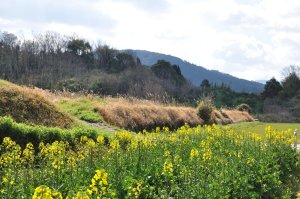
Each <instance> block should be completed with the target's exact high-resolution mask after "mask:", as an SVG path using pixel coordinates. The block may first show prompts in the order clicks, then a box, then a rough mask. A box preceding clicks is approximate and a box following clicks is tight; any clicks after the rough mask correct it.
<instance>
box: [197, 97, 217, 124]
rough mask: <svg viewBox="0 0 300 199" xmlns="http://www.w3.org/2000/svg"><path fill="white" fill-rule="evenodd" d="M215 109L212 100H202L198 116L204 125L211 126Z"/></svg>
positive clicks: (198, 108)
mask: <svg viewBox="0 0 300 199" xmlns="http://www.w3.org/2000/svg"><path fill="white" fill-rule="evenodd" d="M214 109H215V107H214V105H213V103H212V101H211V100H210V99H204V100H201V101H200V102H199V103H198V106H197V114H198V116H199V117H200V118H201V119H203V121H204V124H211V123H212V119H213V114H212V113H213V110H214Z"/></svg>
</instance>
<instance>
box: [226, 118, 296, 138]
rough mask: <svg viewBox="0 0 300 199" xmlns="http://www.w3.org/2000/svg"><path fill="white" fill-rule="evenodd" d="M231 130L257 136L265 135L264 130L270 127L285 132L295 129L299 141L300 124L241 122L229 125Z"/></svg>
mask: <svg viewBox="0 0 300 199" xmlns="http://www.w3.org/2000/svg"><path fill="white" fill-rule="evenodd" d="M229 126H230V127H231V128H233V129H234V130H235V131H237V132H240V131H244V132H251V133H257V134H259V135H263V134H265V129H266V127H267V126H271V127H272V128H273V129H275V130H279V131H282V130H287V129H292V130H293V131H294V130H295V129H297V130H298V140H300V134H299V133H300V123H264V122H241V123H234V124H229Z"/></svg>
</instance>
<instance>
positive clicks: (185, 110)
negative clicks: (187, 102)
mask: <svg viewBox="0 0 300 199" xmlns="http://www.w3.org/2000/svg"><path fill="white" fill-rule="evenodd" d="M105 101H107V104H104V105H101V106H99V107H98V109H99V111H100V113H101V115H102V117H103V119H104V120H105V121H106V122H108V123H110V124H112V125H115V126H119V127H122V128H126V129H130V130H134V131H140V130H143V129H153V128H155V127H158V126H159V127H163V126H166V127H169V128H171V129H175V128H178V127H180V126H182V125H183V124H185V123H188V124H189V125H190V126H196V125H199V124H203V120H202V119H200V118H199V117H198V116H197V113H196V110H195V109H194V108H190V107H178V106H170V105H163V104H159V103H155V102H152V101H148V100H139V99H134V98H126V99H125V98H107V99H106V100H105Z"/></svg>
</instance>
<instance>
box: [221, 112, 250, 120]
mask: <svg viewBox="0 0 300 199" xmlns="http://www.w3.org/2000/svg"><path fill="white" fill-rule="evenodd" d="M221 113H222V115H223V116H224V117H225V118H228V119H230V120H231V121H232V122H231V123H238V122H253V121H254V118H253V117H252V116H251V115H250V114H249V113H248V112H246V111H238V110H228V109H222V110H221Z"/></svg>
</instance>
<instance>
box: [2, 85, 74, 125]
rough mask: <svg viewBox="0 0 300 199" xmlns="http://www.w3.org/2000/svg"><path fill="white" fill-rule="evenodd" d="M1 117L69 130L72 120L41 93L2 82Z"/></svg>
mask: <svg viewBox="0 0 300 199" xmlns="http://www.w3.org/2000/svg"><path fill="white" fill-rule="evenodd" d="M0 116H10V117H12V118H13V119H14V120H15V121H16V122H20V123H26V124H35V125H44V126H49V127H61V128H69V127H70V126H71V124H72V123H73V120H72V118H70V117H69V116H68V115H67V114H65V113H63V112H61V111H60V110H59V109H58V108H57V107H56V106H55V105H54V104H53V103H52V102H50V101H49V100H47V99H46V97H45V96H43V94H42V93H41V92H38V91H36V90H35V89H31V88H28V87H21V86H17V85H15V84H12V83H10V82H7V81H3V80H0Z"/></svg>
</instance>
